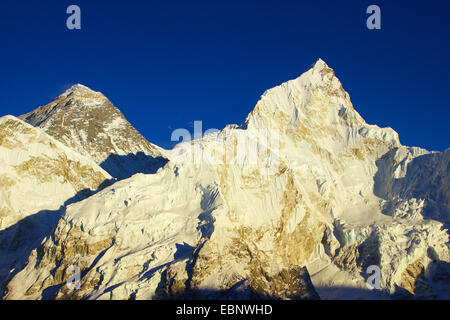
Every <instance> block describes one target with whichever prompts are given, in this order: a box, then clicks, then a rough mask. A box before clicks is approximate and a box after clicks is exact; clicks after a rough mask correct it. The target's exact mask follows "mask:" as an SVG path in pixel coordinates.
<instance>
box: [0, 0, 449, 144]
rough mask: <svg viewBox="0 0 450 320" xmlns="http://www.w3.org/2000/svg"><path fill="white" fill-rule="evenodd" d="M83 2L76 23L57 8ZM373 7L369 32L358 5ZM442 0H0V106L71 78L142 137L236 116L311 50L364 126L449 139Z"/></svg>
mask: <svg viewBox="0 0 450 320" xmlns="http://www.w3.org/2000/svg"><path fill="white" fill-rule="evenodd" d="M70 4H77V5H79V6H80V8H81V16H82V17H81V20H82V21H81V27H82V29H81V30H79V31H78V30H76V31H70V30H68V29H67V28H66V19H67V17H68V15H67V14H66V8H67V7H68V5H70ZM371 4H377V5H379V6H380V8H381V27H382V29H381V30H373V31H371V30H368V29H367V28H366V18H367V17H368V15H367V14H366V8H367V7H368V6H369V5H371ZM449 15H450V4H449V1H443V0H441V1H437V0H427V1H413V0H409V1H402V0H395V1H392V0H389V1H384V0H382V1H380V0H371V1H365V0H361V1H348V0H347V1H337V0H329V1H323V0H314V1H300V0H297V1H282V0H278V1H262V0H261V1H243V0H242V1H230V0H227V1H224V0H220V1H219V0H215V1H211V0H210V1H194V0H191V1H187V0H183V1H175V0H161V1H144V0H142V1H136V0H128V1H95V0H89V1H83V0H71V1H65V0H58V1H45V0H39V1H37V0H36V1H32V0H29V1H20V0H14V1H13V0H2V1H1V2H0V43H1V47H0V48H1V50H0V72H1V76H0V115H4V114H13V115H20V114H23V113H26V112H28V111H31V110H32V109H34V108H36V107H38V106H40V105H44V104H46V103H48V102H49V101H50V100H51V99H52V98H54V97H56V96H57V95H59V94H60V93H62V92H63V91H64V90H65V89H67V88H68V87H69V86H70V85H71V84H75V83H82V84H84V85H87V86H89V87H90V88H92V89H94V90H96V91H101V92H103V93H104V94H105V95H106V96H107V97H108V98H109V99H110V100H111V101H112V102H113V103H114V104H115V105H116V106H117V107H119V108H120V110H121V111H122V112H123V113H124V114H125V116H126V117H127V118H128V120H129V121H130V122H131V123H132V124H133V125H134V126H135V127H136V128H137V129H138V130H139V131H140V132H141V133H142V134H143V135H144V136H145V137H146V138H147V139H148V140H149V141H151V142H154V143H156V144H159V145H161V146H163V147H169V146H170V145H171V143H170V134H171V132H172V130H173V129H175V128H180V127H182V128H188V129H190V130H192V122H193V121H194V120H203V124H204V128H206V129H207V128H219V129H220V128H222V127H223V126H224V125H226V124H229V123H238V124H239V123H241V122H242V121H243V120H244V118H245V117H246V115H247V114H248V113H249V112H250V111H251V110H252V109H253V107H254V105H255V104H256V102H257V100H258V98H259V96H260V95H261V94H262V93H263V92H264V91H265V90H266V89H269V88H271V87H274V86H276V85H278V84H280V83H282V82H285V81H287V80H290V79H293V78H296V77H297V76H299V75H300V74H301V73H303V72H304V71H305V70H306V69H308V67H309V66H310V65H311V64H312V63H313V62H314V61H315V60H316V59H317V58H319V57H321V58H322V59H324V60H325V61H326V62H327V63H328V65H329V66H330V67H332V68H333V69H334V70H335V72H336V74H337V76H338V77H339V78H340V80H341V81H342V83H343V86H344V88H345V89H346V90H347V91H348V92H349V93H350V96H351V98H352V101H353V104H354V106H355V108H356V109H357V110H358V112H359V113H360V114H361V115H362V116H363V118H365V120H366V121H367V122H368V123H372V124H378V125H380V126H390V127H392V128H394V129H395V130H396V131H397V132H398V133H399V135H400V140H401V142H402V143H403V144H405V145H414V146H420V147H424V148H427V149H432V150H439V151H442V150H444V149H446V148H448V147H450V143H449V131H450V130H449V118H450V117H449V116H450V111H449V107H450V62H449V47H450V44H449V43H450V37H449V32H450V19H449Z"/></svg>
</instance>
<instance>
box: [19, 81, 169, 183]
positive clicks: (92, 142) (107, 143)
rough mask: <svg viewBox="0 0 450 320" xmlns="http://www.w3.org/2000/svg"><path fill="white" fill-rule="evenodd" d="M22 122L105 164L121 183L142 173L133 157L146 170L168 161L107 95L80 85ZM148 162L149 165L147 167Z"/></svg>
mask: <svg viewBox="0 0 450 320" xmlns="http://www.w3.org/2000/svg"><path fill="white" fill-rule="evenodd" d="M20 118H21V119H23V120H24V121H26V122H28V123H30V124H31V125H33V126H36V127H39V128H41V129H42V130H44V131H45V132H46V133H47V134H49V135H50V136H52V137H54V138H55V139H57V140H59V141H60V142H62V143H64V144H65V145H67V146H68V147H70V148H72V149H74V150H75V151H77V152H78V153H80V154H82V155H85V156H88V157H90V158H92V159H93V160H94V161H96V163H97V164H103V165H102V167H103V168H104V169H106V170H107V171H108V173H110V174H111V175H112V176H113V177H115V178H118V179H122V178H124V177H129V176H130V173H136V172H138V171H137V170H136V161H133V160H135V159H134V158H133V155H135V156H136V159H139V164H138V167H139V168H141V167H144V169H145V168H147V167H154V166H155V161H154V159H162V158H164V150H163V149H161V148H159V147H158V146H155V145H153V144H151V143H150V142H148V141H147V140H146V139H145V138H144V137H143V136H142V135H141V134H140V133H139V132H138V131H137V130H136V129H135V128H134V127H133V126H132V125H131V124H130V123H129V122H128V121H127V120H126V119H125V117H124V116H123V114H122V113H121V112H120V111H119V110H118V109H117V108H116V107H115V106H114V105H113V104H112V103H111V102H110V101H109V100H108V99H107V98H106V97H105V96H104V95H103V94H101V93H100V92H95V91H93V90H91V89H89V88H87V87H85V86H83V85H80V84H77V85H74V86H73V87H71V88H70V89H68V90H67V91H66V92H64V93H63V94H62V95H60V96H59V97H57V98H56V99H55V100H53V101H52V102H50V103H49V104H47V105H45V106H43V107H39V108H38V109H36V110H34V111H32V112H30V113H28V114H25V115H22V116H20ZM138 153H140V154H141V155H138ZM142 154H144V155H146V156H147V158H143V157H142ZM111 157H113V159H114V160H113V161H112V160H111ZM122 160H123V161H122ZM130 160H131V161H130ZM146 160H148V162H149V163H148V164H146V163H143V162H145V161H146ZM157 162H159V161H157ZM144 171H145V170H144Z"/></svg>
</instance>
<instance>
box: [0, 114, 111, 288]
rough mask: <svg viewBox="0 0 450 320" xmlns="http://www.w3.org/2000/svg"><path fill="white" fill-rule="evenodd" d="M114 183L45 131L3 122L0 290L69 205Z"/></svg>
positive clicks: (11, 119) (8, 118) (8, 119)
mask: <svg viewBox="0 0 450 320" xmlns="http://www.w3.org/2000/svg"><path fill="white" fill-rule="evenodd" d="M110 180H111V176H110V175H109V174H108V173H107V172H106V171H104V170H103V169H102V168H100V167H99V166H98V165H97V164H96V163H95V162H94V161H93V160H92V159H90V158H86V157H84V156H82V155H80V154H78V153H77V152H75V151H74V150H72V149H70V148H68V147H66V146H65V145H63V144H62V143H60V142H58V141H56V140H55V139H53V138H52V137H50V136H48V135H47V134H46V133H44V132H43V131H41V130H40V129H37V128H34V127H33V126H31V125H29V124H27V123H25V122H23V121H22V120H20V119H18V118H16V117H13V116H4V117H2V118H0V256H1V257H2V258H1V259H0V287H1V284H2V281H3V280H4V279H5V277H6V275H8V274H9V273H10V271H11V270H12V267H15V268H17V267H19V265H18V264H20V263H19V260H20V259H22V258H23V255H24V254H25V255H26V254H29V251H28V252H27V251H26V250H28V246H29V245H35V246H36V245H39V244H40V243H39V242H38V243H37V244H36V243H34V242H35V241H36V240H38V239H41V240H42V238H41V234H42V232H47V233H48V231H49V228H51V227H52V225H53V226H54V224H55V223H56V222H57V221H58V219H59V217H60V215H61V214H62V212H63V210H64V207H65V206H66V205H67V204H69V203H71V202H76V201H79V200H81V199H83V198H85V197H87V196H89V195H90V194H91V193H92V192H93V191H96V190H98V189H100V188H102V187H103V186H105V185H107V184H108V183H109V182H110ZM43 230H44V231H43ZM25 258H26V257H25Z"/></svg>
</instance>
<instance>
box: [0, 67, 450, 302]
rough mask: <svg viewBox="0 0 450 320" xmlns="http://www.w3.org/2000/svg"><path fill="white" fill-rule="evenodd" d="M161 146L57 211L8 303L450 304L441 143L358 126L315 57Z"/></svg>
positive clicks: (14, 280) (13, 282) (12, 283)
mask: <svg viewBox="0 0 450 320" xmlns="http://www.w3.org/2000/svg"><path fill="white" fill-rule="evenodd" d="M61 113H63V111H61ZM28 117H29V116H28ZM92 121H94V120H92ZM36 124H38V123H36ZM50 127H51V125H50V126H49V128H50ZM46 130H50V129H46ZM164 156H165V157H167V158H168V159H169V162H168V163H167V164H166V165H165V166H164V167H161V168H160V169H159V170H158V171H157V172H156V173H153V174H136V175H134V176H132V177H130V178H128V179H124V180H121V181H119V182H116V183H115V184H113V185H111V186H109V187H107V188H105V189H103V190H102V191H100V192H98V193H96V194H94V195H92V196H90V197H89V198H87V199H85V200H82V201H79V202H77V203H74V204H71V205H69V206H68V207H67V210H65V212H64V213H63V215H62V216H61V218H60V219H59V221H58V223H57V227H56V229H55V230H54V231H51V232H48V233H47V234H46V235H45V238H44V239H43V240H42V242H41V244H40V245H39V246H37V247H36V249H35V250H32V251H31V253H30V255H29V257H28V260H27V263H26V264H25V266H24V267H23V268H22V269H21V270H20V271H17V272H15V274H14V276H13V277H10V278H9V279H8V283H7V284H6V286H5V288H6V290H5V295H4V298H5V299H17V298H19V299H54V298H60V299H61V298H73V299H81V298H86V299H158V298H180V297H181V298H182V297H190V298H192V297H201V298H205V297H208V298H211V297H212V298H249V297H253V298H255V297H256V298H282V299H301V298H317V297H318V296H320V298H323V299H328V298H337V299H339V298H353V299H364V298H392V297H400V298H406V297H421V298H449V292H450V291H449V289H450V269H449V262H450V255H449V238H448V231H447V224H448V218H449V199H450V194H449V190H448V189H449V188H448V187H449V166H450V165H449V157H450V149H448V150H446V151H445V152H442V153H439V152H428V151H426V150H423V149H420V148H414V147H412V148H410V147H405V146H402V145H401V144H400V141H399V138H398V135H397V133H396V132H395V131H394V130H392V129H391V128H380V127H378V126H375V125H369V124H367V123H366V122H365V121H364V120H363V119H362V117H361V116H360V115H359V114H358V113H357V112H356V110H355V109H354V108H353V106H352V103H351V101H350V98H349V95H348V94H347V92H345V91H344V89H343V88H342V85H341V83H340V81H339V80H338V79H337V77H336V76H335V74H334V71H333V70H332V69H331V68H329V67H328V66H327V65H326V63H325V62H324V61H322V60H320V59H319V60H318V61H317V62H316V63H315V64H314V66H313V67H312V68H311V69H309V70H308V71H306V72H305V73H304V74H302V75H301V76H300V77H298V78H297V79H294V80H291V81H288V82H286V83H283V84H282V85H280V86H277V87H275V88H273V89H270V90H268V91H266V92H265V93H264V94H263V95H262V97H261V99H260V100H259V101H258V103H257V105H256V107H255V108H254V110H253V111H252V112H251V113H250V114H249V116H248V117H247V119H246V120H245V121H244V123H243V125H241V126H227V127H225V128H224V129H223V130H222V131H220V132H218V133H211V134H208V135H206V136H205V137H203V138H202V139H199V140H194V141H190V142H184V143H181V144H179V145H177V146H176V147H175V148H174V149H173V150H171V151H170V152H168V151H166V152H165V153H164ZM73 265H75V266H77V267H78V268H80V269H81V274H82V277H81V283H80V288H78V289H75V290H72V289H71V288H70V287H69V286H68V285H67V283H66V280H67V279H68V278H69V277H70V276H71V274H70V272H68V271H67V270H69V268H70V267H71V266H73ZM374 265H375V266H378V267H379V268H380V269H381V290H376V289H374V290H369V289H367V285H366V280H367V278H368V277H369V275H370V274H369V273H368V267H369V266H374Z"/></svg>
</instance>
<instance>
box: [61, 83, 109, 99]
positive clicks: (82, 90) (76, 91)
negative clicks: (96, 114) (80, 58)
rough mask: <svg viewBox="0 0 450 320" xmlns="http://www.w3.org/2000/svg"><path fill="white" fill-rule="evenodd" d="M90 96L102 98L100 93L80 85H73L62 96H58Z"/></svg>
mask: <svg viewBox="0 0 450 320" xmlns="http://www.w3.org/2000/svg"><path fill="white" fill-rule="evenodd" d="M72 95H75V96H91V97H97V96H103V95H102V94H101V93H100V92H97V91H94V90H92V89H90V88H88V87H86V86H84V85H82V84H80V83H77V84H74V85H73V86H71V87H70V88H69V89H67V90H66V91H64V93H63V94H61V95H60V97H65V98H66V97H69V96H72Z"/></svg>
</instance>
